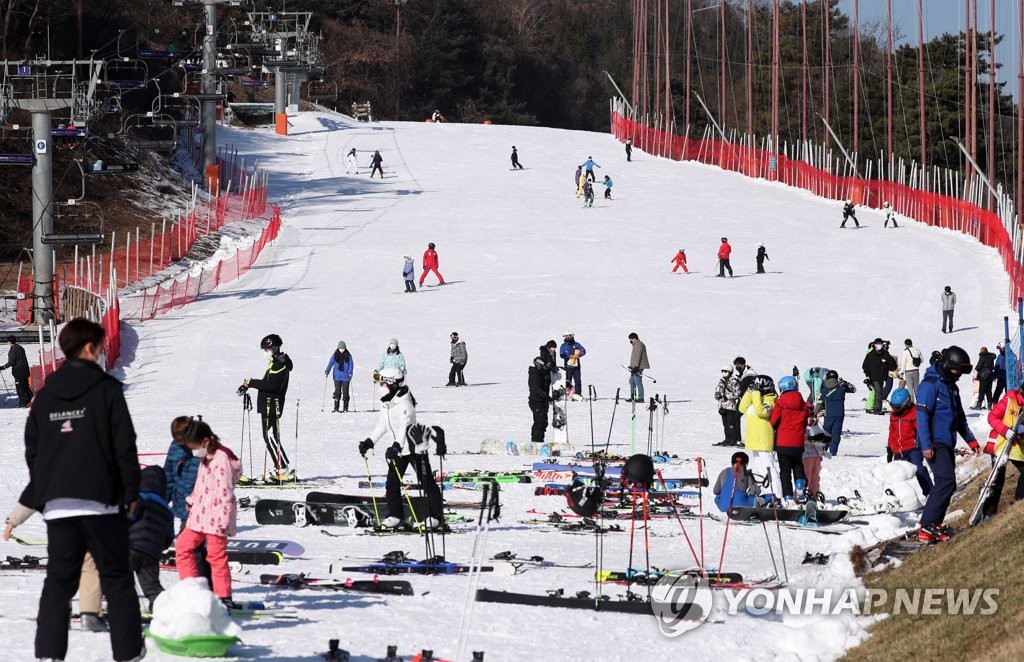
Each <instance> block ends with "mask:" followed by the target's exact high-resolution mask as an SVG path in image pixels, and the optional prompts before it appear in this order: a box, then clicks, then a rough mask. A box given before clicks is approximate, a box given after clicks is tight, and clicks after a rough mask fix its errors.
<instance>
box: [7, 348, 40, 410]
mask: <svg viewBox="0 0 1024 662" xmlns="http://www.w3.org/2000/svg"><path fill="white" fill-rule="evenodd" d="M7 344H9V345H10V346H11V348H10V349H9V350H7V363H6V364H5V365H3V366H0V370H7V369H8V368H10V369H11V376H12V377H14V390H15V391H17V393H18V408H19V409H25V408H27V407H28V403H30V402H32V395H33V393H32V388H31V387H30V386H29V385H28V377H29V368H28V357H27V356H25V348H24V347H22V346H21V345H19V344H18V339H17V338H16V337H15V336H13V335H10V336H7Z"/></svg>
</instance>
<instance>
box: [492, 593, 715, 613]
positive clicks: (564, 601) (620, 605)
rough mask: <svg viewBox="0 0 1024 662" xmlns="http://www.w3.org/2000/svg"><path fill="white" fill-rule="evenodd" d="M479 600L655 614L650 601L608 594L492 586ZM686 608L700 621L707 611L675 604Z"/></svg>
mask: <svg viewBox="0 0 1024 662" xmlns="http://www.w3.org/2000/svg"><path fill="white" fill-rule="evenodd" d="M476 601H477V602H497V603H501V604H510V605H529V606H533V607H562V608H563V609H586V610H588V611H609V612H616V613H621V614H646V615H647V616H654V609H653V605H652V603H650V602H647V601H646V600H612V599H610V598H609V597H608V596H602V597H601V598H600V599H595V598H592V597H570V598H567V597H564V596H562V595H533V594H530V593H512V592H509V591H493V590H491V589H488V588H481V589H477V592H476ZM683 609H685V610H686V612H687V619H684V620H699V619H700V618H701V617H702V616H703V611H702V610H701V608H700V607H699V606H697V605H694V604H693V603H684V604H682V605H680V604H673V605H672V606H671V610H672V612H673V613H679V611H680V610H683Z"/></svg>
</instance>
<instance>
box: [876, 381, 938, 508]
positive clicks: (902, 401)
mask: <svg viewBox="0 0 1024 662" xmlns="http://www.w3.org/2000/svg"><path fill="white" fill-rule="evenodd" d="M889 404H890V405H892V413H891V414H889V448H888V451H889V452H888V453H887V455H888V460H889V461H890V462H892V461H893V460H900V461H902V462H910V463H911V464H913V465H914V466H915V467H917V484H918V485H920V486H921V493H922V494H924V495H925V496H926V497H927V496H928V493H929V492H931V491H932V478H931V476H929V475H928V469H926V468H925V466H924V457H923V456H922V455H921V449H920V448H918V447H917V409H916V408H915V407H914V399H913V398H911V397H910V391H908V390H907V389H905V388H898V389H896V390H895V391H893V392H892V396H891V397H890V398H889Z"/></svg>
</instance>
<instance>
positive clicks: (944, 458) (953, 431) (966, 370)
mask: <svg viewBox="0 0 1024 662" xmlns="http://www.w3.org/2000/svg"><path fill="white" fill-rule="evenodd" d="M973 368H974V366H972V365H971V358H970V357H969V356H968V355H967V352H965V351H964V350H963V349H961V348H960V347H957V346H956V345H950V346H949V347H947V348H946V349H944V350H942V353H941V356H940V358H939V360H938V361H936V362H935V364H934V365H932V366H929V367H928V369H927V370H925V372H924V378H923V379H922V380H921V386H920V387H919V388H918V389H917V440H918V443H919V444H920V448H921V454H922V455H924V459H926V460H928V465H929V466H930V467H931V470H932V476H933V477H934V480H935V485H934V486H933V487H932V491H931V492H930V493H929V494H928V501H927V502H926V503H925V505H924V512H923V513H922V514H921V530H920V531H919V532H918V540H920V541H921V542H939V541H942V540H948V539H949V536H950V532H949V529H948V528H946V526H945V525H944V524H943V523H942V522H943V520H944V519H945V518H946V509H947V508H949V501H950V499H952V498H953V492H954V491H956V472H955V463H956V452H955V451H954V450H953V449H954V447H955V445H956V437H957V435H958V434H959V435H960V436H961V437H963V438H964V441H966V442H967V445H968V446H970V448H971V450H972V451H973V452H974V454H975V455H976V456H977V455H981V453H982V450H981V446H980V445H978V442H977V440H976V439H975V438H974V432H973V431H972V430H971V428H970V426H969V425H967V416H966V415H965V414H964V407H963V404H961V402H960V390H959V389H958V388H957V386H956V382H957V380H958V379H960V377H961V376H962V375H969V374H971V370H972V369H973Z"/></svg>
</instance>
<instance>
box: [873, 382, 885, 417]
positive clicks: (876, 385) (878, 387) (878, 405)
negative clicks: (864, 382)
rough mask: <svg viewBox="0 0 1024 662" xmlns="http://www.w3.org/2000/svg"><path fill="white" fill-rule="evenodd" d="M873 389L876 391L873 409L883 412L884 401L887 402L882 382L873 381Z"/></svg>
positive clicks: (878, 412)
mask: <svg viewBox="0 0 1024 662" xmlns="http://www.w3.org/2000/svg"><path fill="white" fill-rule="evenodd" d="M871 390H872V391H874V393H875V401H874V402H873V403H872V407H871V411H873V412H875V413H876V414H880V413H882V403H883V402H885V396H883V395H882V382H871Z"/></svg>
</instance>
